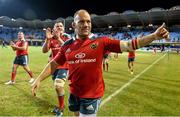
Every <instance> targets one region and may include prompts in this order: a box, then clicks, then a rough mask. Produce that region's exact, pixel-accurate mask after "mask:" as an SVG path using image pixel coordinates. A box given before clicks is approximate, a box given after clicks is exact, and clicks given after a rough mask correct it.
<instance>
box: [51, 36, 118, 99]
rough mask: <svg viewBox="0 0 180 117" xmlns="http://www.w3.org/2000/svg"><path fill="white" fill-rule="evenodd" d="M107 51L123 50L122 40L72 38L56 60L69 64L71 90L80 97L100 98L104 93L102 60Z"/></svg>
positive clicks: (59, 62)
mask: <svg viewBox="0 0 180 117" xmlns="http://www.w3.org/2000/svg"><path fill="white" fill-rule="evenodd" d="M106 51H111V52H117V53H119V52H121V50H120V41H118V40H112V39H110V38H108V37H99V38H86V39H84V40H80V39H71V40H69V41H67V42H66V43H65V44H64V45H63V47H62V48H61V50H60V52H59V53H58V55H57V56H56V57H55V59H54V61H55V62H57V63H58V64H60V65H62V64H64V62H65V61H67V62H68V64H69V78H68V79H69V81H70V84H69V86H70V92H71V93H72V94H74V95H76V96H78V97H80V98H99V97H102V96H103V94H104V88H105V85H104V80H103V76H102V60H103V55H104V53H105V52H106Z"/></svg>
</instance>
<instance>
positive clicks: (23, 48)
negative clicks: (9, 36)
mask: <svg viewBox="0 0 180 117" xmlns="http://www.w3.org/2000/svg"><path fill="white" fill-rule="evenodd" d="M11 47H12V48H13V50H26V49H27V42H25V43H24V45H23V46H22V47H18V46H16V45H11Z"/></svg>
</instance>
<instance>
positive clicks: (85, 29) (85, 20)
mask: <svg viewBox="0 0 180 117" xmlns="http://www.w3.org/2000/svg"><path fill="white" fill-rule="evenodd" d="M72 26H73V28H74V29H75V33H76V34H77V35H78V36H79V37H80V38H86V37H87V36H88V35H89V34H90V33H91V17H90V15H89V13H88V12H87V11H86V10H84V9H81V10H78V11H77V12H76V13H75V14H74V22H73V24H72Z"/></svg>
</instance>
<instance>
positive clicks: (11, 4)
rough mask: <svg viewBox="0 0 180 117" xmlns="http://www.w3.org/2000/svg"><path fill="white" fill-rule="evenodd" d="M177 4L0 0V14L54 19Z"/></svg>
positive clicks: (175, 0)
mask: <svg viewBox="0 0 180 117" xmlns="http://www.w3.org/2000/svg"><path fill="white" fill-rule="evenodd" d="M177 5H180V0H0V16H8V17H10V18H15V19H16V18H23V19H26V20H33V19H40V20H45V19H52V20H55V19H57V18H59V17H62V18H66V17H68V16H73V14H74V13H75V11H77V10H79V9H86V10H88V11H89V13H90V14H97V15H105V14H108V13H109V12H119V13H122V12H124V11H126V10H134V11H147V10H149V9H151V8H154V7H161V8H164V9H169V8H171V7H173V6H177Z"/></svg>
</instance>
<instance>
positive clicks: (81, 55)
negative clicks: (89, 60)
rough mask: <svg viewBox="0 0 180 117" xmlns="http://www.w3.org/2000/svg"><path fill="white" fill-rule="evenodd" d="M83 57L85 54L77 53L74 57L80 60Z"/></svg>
mask: <svg viewBox="0 0 180 117" xmlns="http://www.w3.org/2000/svg"><path fill="white" fill-rule="evenodd" d="M85 56H86V54H85V53H78V54H76V55H75V58H78V59H82V58H84V57H85Z"/></svg>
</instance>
